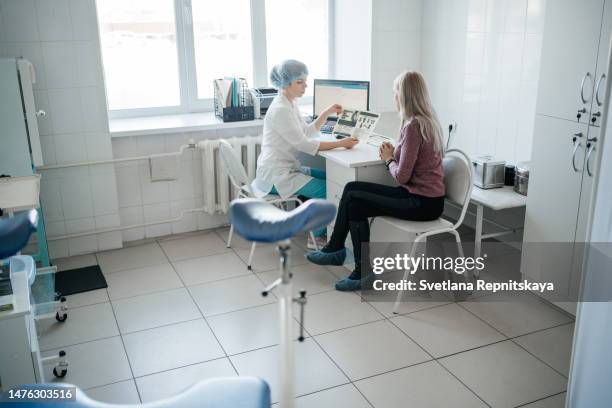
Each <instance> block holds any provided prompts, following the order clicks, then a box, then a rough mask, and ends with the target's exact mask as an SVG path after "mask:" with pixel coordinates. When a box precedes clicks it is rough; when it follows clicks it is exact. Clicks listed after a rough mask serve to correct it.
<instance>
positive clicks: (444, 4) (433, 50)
mask: <svg viewBox="0 0 612 408" xmlns="http://www.w3.org/2000/svg"><path fill="white" fill-rule="evenodd" d="M544 3H545V0H430V1H425V2H424V7H423V31H422V36H423V37H422V48H421V49H422V53H421V59H422V69H423V73H424V75H425V77H426V79H427V82H428V83H429V86H430V89H431V93H432V100H433V103H434V106H435V107H436V109H437V111H438V114H439V116H440V120H441V122H442V125H443V127H444V128H445V131H446V130H447V129H448V124H449V123H452V122H457V123H458V125H459V126H458V132H457V133H456V134H455V136H454V140H453V143H452V146H454V147H458V148H461V149H464V150H465V151H466V152H467V153H468V154H470V155H477V154H493V155H495V156H498V157H500V158H501V159H505V160H507V161H510V162H517V161H521V160H529V159H530V157H531V140H532V135H533V124H534V119H535V103H536V98H537V82H538V74H539V68H540V62H539V59H540V53H541V43H542V32H543V25H544V9H545V4H544Z"/></svg>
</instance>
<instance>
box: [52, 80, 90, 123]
mask: <svg viewBox="0 0 612 408" xmlns="http://www.w3.org/2000/svg"><path fill="white" fill-rule="evenodd" d="M48 95H49V108H50V109H49V110H50V111H51V112H50V114H51V120H52V122H53V131H54V132H55V133H76V132H80V131H82V130H83V114H82V112H81V96H80V93H79V89H78V88H66V89H49V91H48ZM47 113H49V112H47Z"/></svg>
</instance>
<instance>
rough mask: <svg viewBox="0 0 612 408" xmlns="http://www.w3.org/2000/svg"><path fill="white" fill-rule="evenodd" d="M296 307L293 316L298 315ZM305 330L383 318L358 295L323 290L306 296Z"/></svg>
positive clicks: (323, 330) (313, 331)
mask: <svg viewBox="0 0 612 408" xmlns="http://www.w3.org/2000/svg"><path fill="white" fill-rule="evenodd" d="M298 310H299V309H298V308H297V307H295V308H294V316H298V314H297V311H298ZM305 314H306V317H305V320H306V323H305V326H306V330H308V332H309V333H310V334H311V335H313V336H314V335H316V334H321V333H326V332H329V331H332V330H338V329H343V328H346V327H351V326H356V325H358V324H363V323H369V322H373V321H376V320H381V319H383V316H382V315H381V314H380V313H378V312H377V311H376V309H374V308H373V307H372V306H370V305H369V304H368V303H366V302H362V301H361V299H360V298H359V296H357V295H355V294H354V293H346V292H338V291H333V292H325V293H319V294H318V295H313V296H308V303H307V304H306V312H305Z"/></svg>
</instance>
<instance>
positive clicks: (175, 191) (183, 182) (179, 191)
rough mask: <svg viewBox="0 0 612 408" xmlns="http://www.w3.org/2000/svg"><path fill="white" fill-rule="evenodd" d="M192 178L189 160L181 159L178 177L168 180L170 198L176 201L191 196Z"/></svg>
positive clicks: (192, 193) (192, 195)
mask: <svg viewBox="0 0 612 408" xmlns="http://www.w3.org/2000/svg"><path fill="white" fill-rule="evenodd" d="M193 180H194V177H193V165H192V162H191V160H182V161H181V162H180V170H179V178H178V179H177V180H174V181H170V182H169V185H170V197H171V200H172V201H175V200H177V201H178V200H185V199H188V198H193V197H194V193H195V191H194V188H193V187H194V186H193V184H194V181H193Z"/></svg>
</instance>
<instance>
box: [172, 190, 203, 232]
mask: <svg viewBox="0 0 612 408" xmlns="http://www.w3.org/2000/svg"><path fill="white" fill-rule="evenodd" d="M193 208H195V199H193V198H190V199H187V200H177V201H171V202H170V216H171V218H176V217H179V216H180V215H181V212H182V211H184V210H191V209H193ZM197 229H198V214H197V213H188V214H185V216H184V217H183V219H182V220H181V221H179V222H174V223H172V233H173V234H181V233H183V232H190V231H196V230H197Z"/></svg>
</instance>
